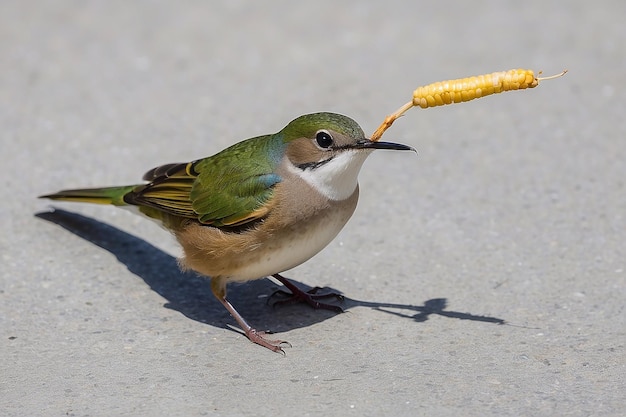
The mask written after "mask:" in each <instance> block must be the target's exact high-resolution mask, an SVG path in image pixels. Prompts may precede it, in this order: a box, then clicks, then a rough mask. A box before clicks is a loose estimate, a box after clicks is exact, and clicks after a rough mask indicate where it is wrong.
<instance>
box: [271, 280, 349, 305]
mask: <svg viewBox="0 0 626 417" xmlns="http://www.w3.org/2000/svg"><path fill="white" fill-rule="evenodd" d="M273 277H274V278H276V279H277V280H279V281H280V282H281V283H282V284H283V285H284V286H285V287H287V289H288V290H289V291H290V292H287V291H283V290H278V291H275V292H274V294H272V296H271V297H270V299H271V298H273V297H274V296H276V295H281V296H284V297H286V298H285V299H284V300H279V301H276V302H274V304H272V305H273V306H277V305H285V304H293V303H307V304H308V305H310V306H311V307H313V308H315V309H324V310H331V311H334V312H337V313H343V312H344V311H343V308H341V307H340V306H338V305H334V304H328V303H323V302H320V301H319V300H323V299H325V298H335V299H337V300H339V301H343V299H344V297H343V295H341V294H339V293H336V292H327V293H321V294H318V292H319V291H320V290H322V289H323V288H320V287H314V288H311V289H310V290H308V291H303V290H301V289H300V288H298V287H296V286H295V285H294V284H293V283H292V282H291V281H289V280H288V279H287V278H285V277H283V276H281V275H279V274H275V275H273Z"/></svg>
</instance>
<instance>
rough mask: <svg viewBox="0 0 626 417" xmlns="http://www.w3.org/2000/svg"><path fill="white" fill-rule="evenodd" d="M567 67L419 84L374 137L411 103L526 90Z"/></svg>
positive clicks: (457, 100) (429, 104)
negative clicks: (542, 72) (544, 73)
mask: <svg viewBox="0 0 626 417" xmlns="http://www.w3.org/2000/svg"><path fill="white" fill-rule="evenodd" d="M566 72H567V70H565V71H563V72H561V73H560V74H557V75H553V76H551V77H542V78H538V77H535V73H534V72H533V71H532V70H525V69H514V70H509V71H500V72H493V73H491V74H485V75H477V76H474V77H467V78H460V79H458V80H449V81H441V82H437V83H433V84H429V85H426V86H424V87H419V88H417V90H415V91H414V92H413V99H412V100H411V101H409V102H408V103H406V104H405V105H403V106H402V107H400V108H399V109H398V110H397V111H396V112H395V113H392V114H390V115H389V116H387V117H386V118H385V120H384V121H383V123H382V124H381V125H380V126H379V127H378V129H376V131H375V132H374V134H373V135H372V137H371V140H372V141H377V140H379V139H380V137H381V136H382V135H383V133H384V132H385V130H387V129H388V128H389V127H390V126H391V125H392V124H393V122H394V121H396V119H398V117H400V116H402V115H403V114H404V113H405V112H406V111H407V110H409V109H410V108H411V107H421V108H423V109H425V108H427V107H436V106H444V105H446V104H453V103H462V102H465V101H470V100H474V99H476V98H480V97H485V96H488V95H491V94H498V93H501V92H503V91H510V90H523V89H526V88H533V87H536V86H537V85H539V81H542V80H549V79H552V78H557V77H560V76H562V75H564V74H565V73H566Z"/></svg>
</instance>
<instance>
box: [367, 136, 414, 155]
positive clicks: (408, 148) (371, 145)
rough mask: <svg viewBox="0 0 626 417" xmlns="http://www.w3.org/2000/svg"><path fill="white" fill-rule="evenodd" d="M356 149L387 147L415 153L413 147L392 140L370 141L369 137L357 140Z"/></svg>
mask: <svg viewBox="0 0 626 417" xmlns="http://www.w3.org/2000/svg"><path fill="white" fill-rule="evenodd" d="M355 148H356V149H389V150H395V151H413V152H415V153H417V151H416V150H415V148H413V147H411V146H408V145H403V144H401V143H394V142H372V141H371V140H369V139H363V140H360V141H358V142H357V144H356V146H355Z"/></svg>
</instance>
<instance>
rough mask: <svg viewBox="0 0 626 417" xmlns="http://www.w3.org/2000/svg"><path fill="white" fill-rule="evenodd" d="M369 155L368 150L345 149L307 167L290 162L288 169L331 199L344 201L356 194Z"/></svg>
mask: <svg viewBox="0 0 626 417" xmlns="http://www.w3.org/2000/svg"><path fill="white" fill-rule="evenodd" d="M368 156H369V152H366V151H356V150H354V151H344V152H341V153H339V154H337V155H335V156H334V157H333V158H332V159H331V160H328V161H324V162H323V163H320V164H317V165H311V167H308V168H305V169H301V168H299V167H296V166H295V165H293V164H291V163H289V164H288V169H289V172H290V173H292V174H294V175H297V176H299V177H300V178H302V179H303V180H304V181H306V182H307V183H308V184H309V185H311V186H312V187H313V188H314V189H315V190H317V191H318V192H319V193H320V194H321V195H323V196H324V197H326V198H328V199H329V200H333V201H343V200H345V199H347V198H349V197H350V196H352V195H353V194H354V191H355V190H356V188H357V186H358V176H359V172H360V171H361V167H362V166H363V162H365V160H366V159H367V157H368Z"/></svg>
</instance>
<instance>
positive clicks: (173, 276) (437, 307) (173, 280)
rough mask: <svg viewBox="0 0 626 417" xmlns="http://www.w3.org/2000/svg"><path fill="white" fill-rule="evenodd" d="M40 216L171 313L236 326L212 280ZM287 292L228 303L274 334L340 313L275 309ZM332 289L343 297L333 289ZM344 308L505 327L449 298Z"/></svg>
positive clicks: (115, 238) (68, 220)
mask: <svg viewBox="0 0 626 417" xmlns="http://www.w3.org/2000/svg"><path fill="white" fill-rule="evenodd" d="M35 216H36V217H38V218H40V219H43V220H46V221H49V222H51V223H54V224H57V225H59V226H61V227H63V228H65V229H66V230H68V231H70V232H72V233H73V234H75V235H77V236H79V237H81V238H83V239H85V240H87V241H89V242H91V243H93V244H95V245H97V246H99V247H101V248H103V249H105V250H107V251H108V252H110V253H111V254H113V255H115V256H116V257H117V259H118V260H119V261H120V262H122V263H123V264H124V265H126V267H127V268H128V270H129V271H130V272H132V273H133V274H135V275H137V276H139V277H140V278H141V279H143V280H144V281H145V283H146V284H148V285H149V286H150V288H151V289H152V290H154V291H155V292H157V293H158V294H159V295H161V296H162V297H163V298H165V299H166V300H167V303H166V304H165V307H166V308H170V309H173V310H176V311H179V312H181V313H182V314H184V315H185V316H186V317H188V318H190V319H192V320H196V321H199V322H202V323H206V324H210V325H212V326H215V327H220V328H224V327H228V328H232V327H233V326H235V327H236V323H235V321H234V319H233V318H232V317H231V316H230V315H229V314H228V313H227V312H226V310H225V309H224V307H223V306H222V304H221V303H220V302H219V301H218V300H216V299H215V297H214V296H213V293H212V292H211V286H210V283H209V280H208V279H207V278H205V277H202V276H199V275H197V274H195V273H190V272H181V270H180V269H179V268H178V263H177V261H176V258H174V257H173V256H171V255H169V254H167V253H165V252H163V251H162V250H161V249H159V248H157V247H155V246H153V245H151V244H149V243H148V242H146V241H145V240H143V239H140V238H138V237H136V236H133V235H131V234H129V233H126V232H124V231H122V230H120V229H117V228H115V227H113V226H110V225H108V224H105V223H102V222H100V221H98V220H95V219H92V218H90V217H86V216H83V215H81V214H77V213H73V212H69V211H66V210H61V209H58V208H54V209H52V210H51V211H46V212H41V213H37V214H35ZM292 281H293V280H292ZM293 282H294V283H295V284H296V285H297V286H298V287H300V288H302V289H304V290H308V289H310V287H307V286H306V285H304V284H301V283H299V282H296V281H293ZM281 288H282V286H280V285H279V284H277V283H275V282H274V281H270V280H266V279H259V280H254V281H249V282H247V283H244V284H232V285H231V288H230V290H231V291H229V294H228V298H229V300H230V302H231V303H232V304H233V305H234V306H235V308H237V310H238V311H239V313H240V314H241V315H242V316H243V317H245V318H246V320H248V322H249V323H250V324H251V325H252V326H258V327H257V328H259V329H260V330H266V329H267V330H271V331H273V332H285V331H289V330H291V329H295V328H302V327H307V326H310V325H312V324H315V323H318V322H321V321H323V320H326V319H328V318H330V317H332V316H334V315H335V314H336V313H334V312H331V311H329V310H313V309H311V308H309V307H308V306H306V305H288V306H279V307H276V308H272V306H271V303H269V302H268V301H269V300H271V299H272V294H273V293H274V292H275V291H277V290H279V289H281ZM326 290H328V291H333V292H338V291H336V290H334V289H332V288H327V289H326ZM340 305H341V307H342V308H343V309H344V310H346V311H347V310H350V309H351V308H354V307H370V308H373V309H375V310H378V311H382V312H386V313H389V314H392V315H395V316H397V317H403V318H408V319H411V320H413V321H415V322H423V321H426V320H428V318H429V316H431V315H433V314H436V315H440V316H444V317H449V318H455V319H461V320H472V321H481V322H487V323H494V324H504V323H505V321H504V320H503V319H499V318H496V317H487V316H479V315H474V314H469V313H461V312H455V311H448V310H446V305H447V300H446V299H445V298H436V299H431V300H427V301H425V302H424V305H421V306H420V305H410V304H397V303H384V302H376V301H361V300H356V299H351V298H348V297H344V298H343V301H342V303H341V304H340Z"/></svg>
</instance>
